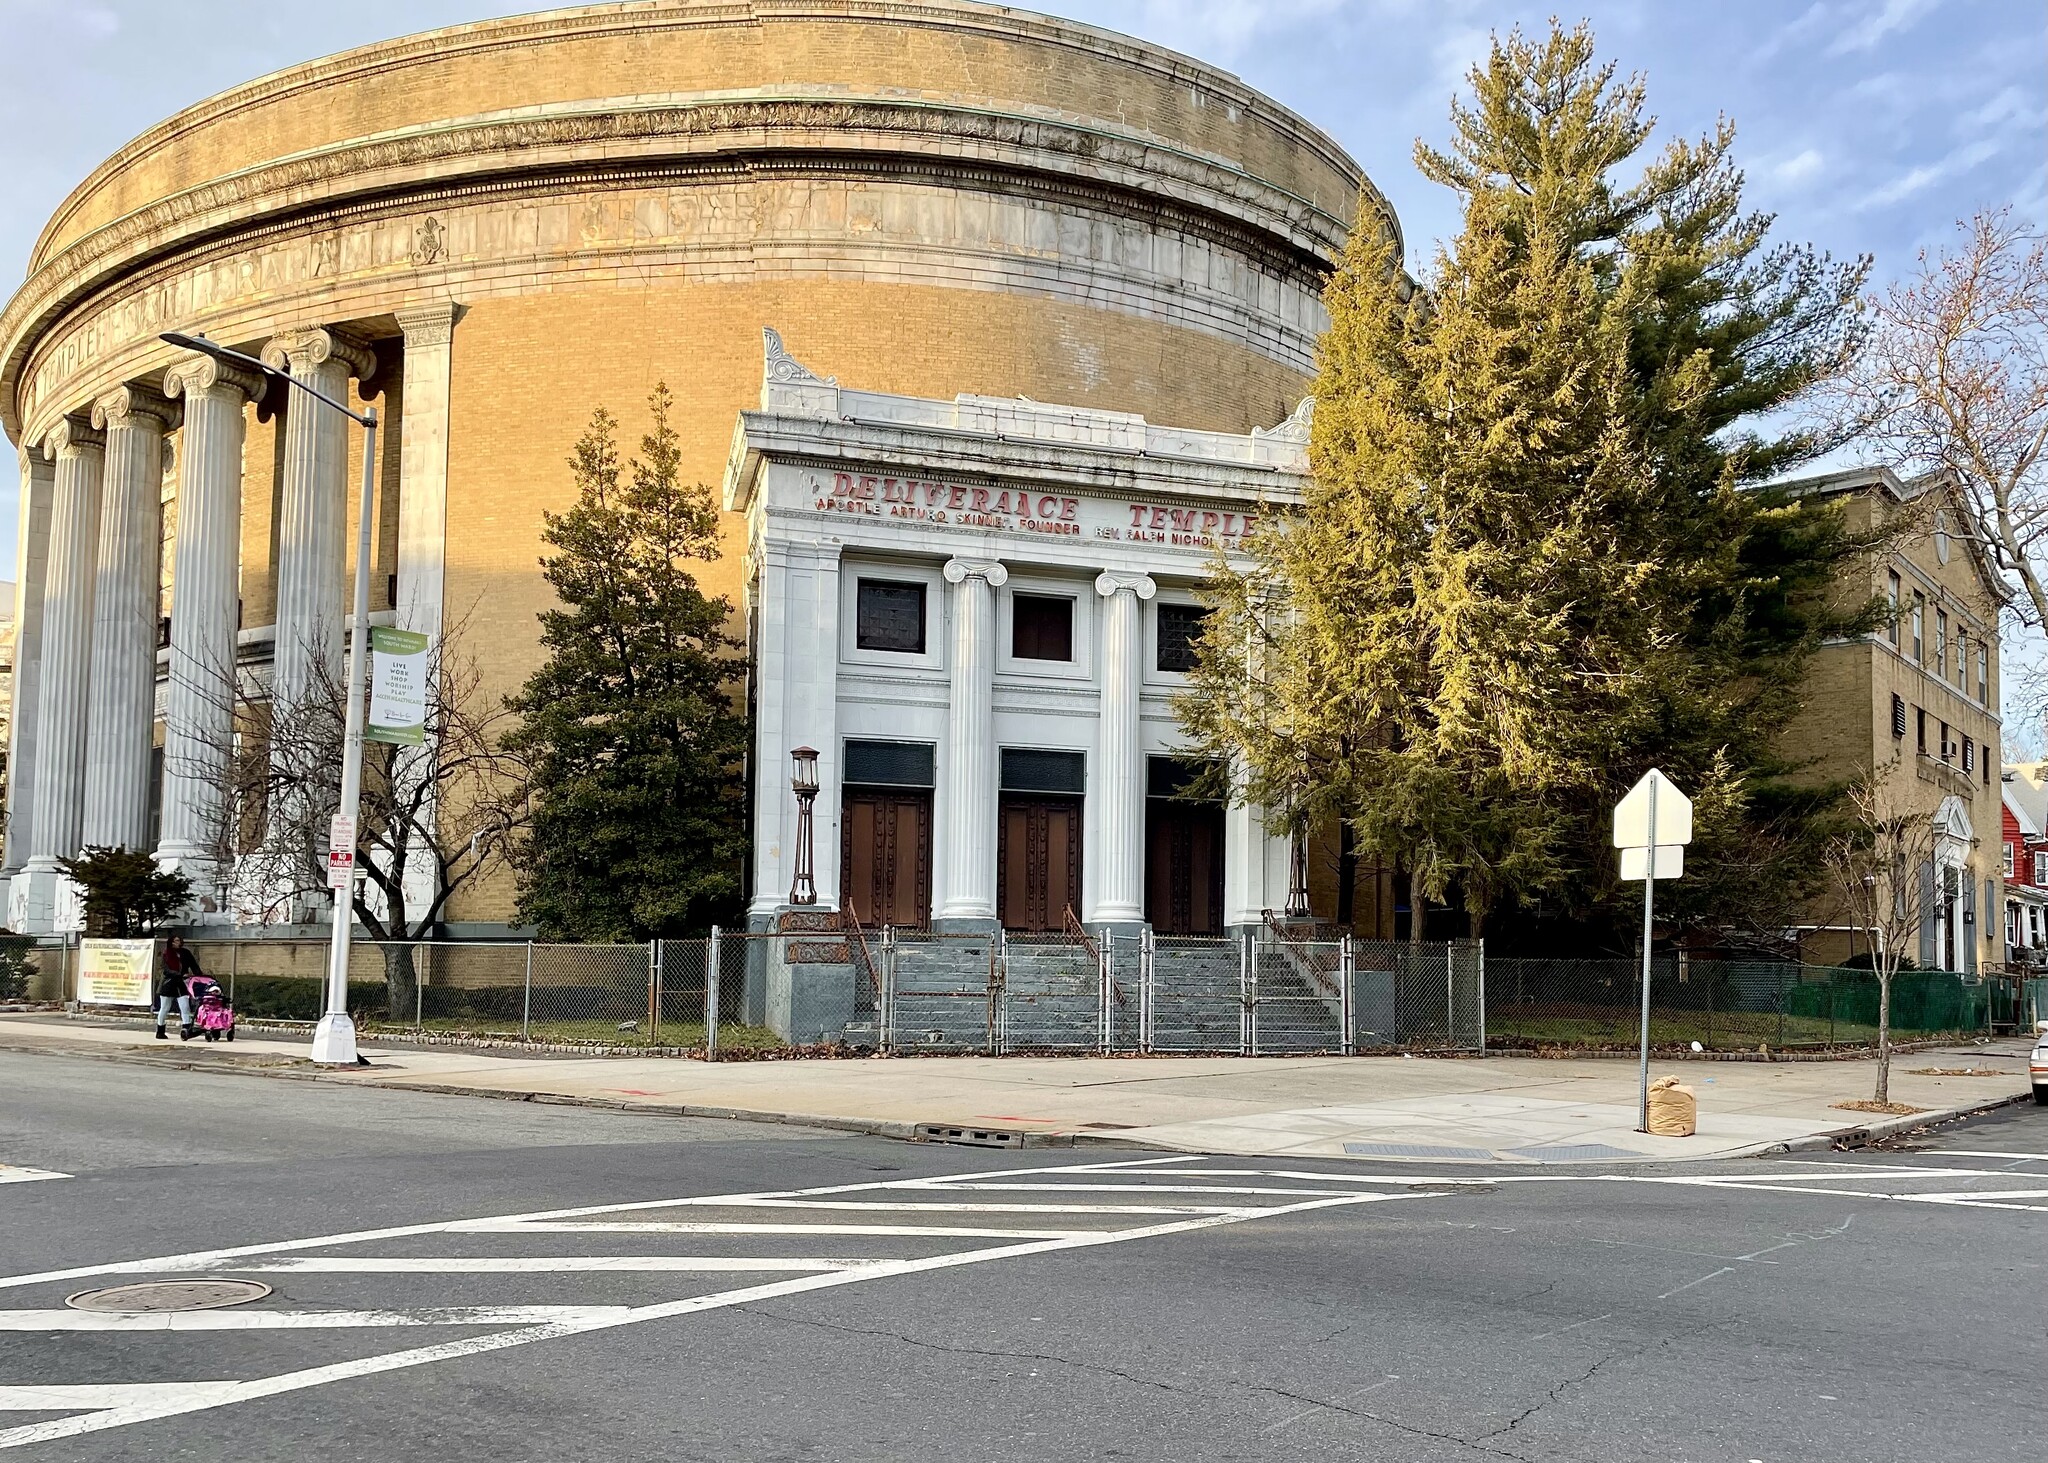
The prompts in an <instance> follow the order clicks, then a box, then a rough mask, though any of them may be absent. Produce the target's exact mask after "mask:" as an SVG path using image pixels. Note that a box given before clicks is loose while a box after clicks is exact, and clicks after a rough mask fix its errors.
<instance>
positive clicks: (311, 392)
mask: <svg viewBox="0 0 2048 1463" xmlns="http://www.w3.org/2000/svg"><path fill="white" fill-rule="evenodd" d="M157 339H158V340H160V341H162V342H164V344H166V345H174V346H177V347H179V348H180V349H181V350H188V351H197V352H198V353H199V354H200V355H202V356H212V357H213V358H214V359H215V360H217V361H233V362H234V363H235V364H236V365H238V366H246V367H247V368H248V369H249V370H251V371H256V372H260V373H261V374H262V375H265V376H269V377H273V378H275V379H276V380H279V381H282V382H284V383H285V384H286V385H287V386H294V387H297V388H298V389H299V390H300V391H303V392H305V393H306V395H308V396H310V397H312V398H313V399H314V400H315V401H324V402H326V403H327V405H329V406H331V407H333V408H334V409H335V410H336V411H338V412H340V413H341V414H342V415H343V416H345V417H347V418H348V419H349V420H350V421H352V422H355V423H356V424H357V425H359V426H364V427H374V426H376V425H377V409H376V408H375V407H366V408H365V409H364V410H362V411H360V412H358V411H355V410H353V409H351V408H350V407H348V406H345V405H343V404H342V403H341V402H338V401H336V400H335V399H334V398H333V397H331V396H329V395H328V394H327V393H326V392H324V391H321V390H318V389H316V388H315V387H312V386H308V385H307V384H306V383H305V382H303V381H301V380H300V379H299V378H298V377H296V376H294V375H293V374H292V373H291V372H289V371H280V370H279V369H278V368H277V367H275V366H273V365H271V364H270V363H269V362H268V361H260V360H258V359H257V358H256V357H254V356H249V355H244V354H242V352H240V351H237V350H229V349H228V348H227V347H226V346H224V345H222V344H221V343H220V342H218V341H215V340H209V339H207V338H206V337H205V336H203V335H186V334H184V333H183V332H181V331H176V330H169V331H165V332H164V333H163V334H162V335H159V336H158V337H157Z"/></svg>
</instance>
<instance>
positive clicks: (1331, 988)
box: [1260, 909, 1344, 1001]
mask: <svg viewBox="0 0 2048 1463" xmlns="http://www.w3.org/2000/svg"><path fill="white" fill-rule="evenodd" d="M1260 913H1261V914H1262V915H1264V916H1265V921H1266V928H1267V929H1269V930H1271V931H1272V932H1273V937H1274V938H1275V939H1276V940H1278V941H1279V942H1280V948H1281V949H1282V950H1284V951H1286V953H1287V958H1288V960H1289V961H1290V962H1291V963H1292V964H1293V965H1294V968H1295V969H1296V970H1299V971H1300V972H1301V973H1302V974H1303V975H1305V976H1307V977H1308V978H1309V979H1310V980H1311V981H1313V982H1314V983H1315V984H1316V985H1318V986H1320V987H1322V990H1323V994H1324V995H1326V996H1333V997H1335V998H1336V999H1338V1000H1340V1001H1341V1000H1342V999H1343V998H1344V986H1343V983H1342V982H1341V981H1332V980H1331V979H1330V972H1329V971H1328V970H1327V969H1326V968H1325V967H1324V966H1323V964H1322V963H1321V961H1319V960H1318V959H1317V958H1316V952H1315V951H1314V950H1313V949H1311V948H1310V946H1309V942H1308V941H1307V940H1305V939H1303V938H1302V937H1301V936H1300V935H1299V934H1297V933H1295V931H1294V930H1292V929H1290V928H1289V927H1288V926H1286V925H1284V924H1282V923H1281V922H1280V918H1279V916H1278V915H1276V914H1274V913H1273V911H1272V910H1270V909H1267V910H1261V911H1260Z"/></svg>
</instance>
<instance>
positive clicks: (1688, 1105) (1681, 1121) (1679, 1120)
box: [1650, 1077, 1699, 1138]
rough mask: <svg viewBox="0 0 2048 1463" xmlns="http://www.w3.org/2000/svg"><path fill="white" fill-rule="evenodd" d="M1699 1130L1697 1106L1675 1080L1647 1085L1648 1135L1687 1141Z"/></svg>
mask: <svg viewBox="0 0 2048 1463" xmlns="http://www.w3.org/2000/svg"><path fill="white" fill-rule="evenodd" d="M1698 1128H1699V1103H1698V1102H1697V1101H1696V1100H1695V1099H1694V1097H1693V1093H1692V1089H1691V1088H1690V1087H1682V1086H1680V1085H1679V1082H1678V1079H1677V1078H1676V1077H1659V1078H1658V1079H1657V1080H1656V1081H1655V1082H1652V1083H1651V1084H1650V1131H1651V1132H1652V1133H1655V1134H1656V1135H1657V1136H1658V1137H1660V1138H1690V1137H1691V1136H1692V1135H1693V1134H1694V1133H1695V1132H1696V1131H1698Z"/></svg>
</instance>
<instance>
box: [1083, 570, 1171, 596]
mask: <svg viewBox="0 0 2048 1463" xmlns="http://www.w3.org/2000/svg"><path fill="white" fill-rule="evenodd" d="M1126 589H1128V590H1129V591H1130V592H1131V593H1133V594H1135V595H1136V596H1137V597H1138V598H1139V599H1150V598H1152V596H1153V595H1155V594H1157V593H1158V592H1159V586H1158V585H1157V584H1154V583H1153V582H1152V576H1151V575H1150V574H1124V573H1120V572H1118V571H1117V570H1115V569H1105V570H1103V571H1102V572H1101V573H1100V574H1098V575H1096V576H1095V592H1096V593H1097V594H1099V595H1101V596H1102V597H1103V598H1104V599H1108V598H1109V597H1110V596H1111V595H1113V594H1118V593H1121V592H1122V591H1123V590H1126Z"/></svg>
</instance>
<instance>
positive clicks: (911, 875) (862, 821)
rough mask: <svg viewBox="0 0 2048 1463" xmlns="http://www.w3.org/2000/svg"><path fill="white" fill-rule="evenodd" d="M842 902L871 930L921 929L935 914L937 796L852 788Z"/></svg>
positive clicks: (843, 845) (842, 835)
mask: <svg viewBox="0 0 2048 1463" xmlns="http://www.w3.org/2000/svg"><path fill="white" fill-rule="evenodd" d="M839 898H840V902H841V906H842V907H850V908H851V909H852V910H853V912H854V914H855V915H856V916H858V917H859V919H860V922H861V923H862V924H864V925H866V926H867V927H868V928H869V929H878V928H880V927H881V926H883V925H896V926H898V927H904V926H909V927H917V926H922V925H925V924H927V923H929V922H930V920H931V910H932V795H931V793H930V791H929V790H926V789H922V788H859V787H849V788H848V789H847V790H846V799H845V803H844V804H843V813H842V816H841V817H840V820H839Z"/></svg>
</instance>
